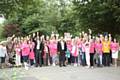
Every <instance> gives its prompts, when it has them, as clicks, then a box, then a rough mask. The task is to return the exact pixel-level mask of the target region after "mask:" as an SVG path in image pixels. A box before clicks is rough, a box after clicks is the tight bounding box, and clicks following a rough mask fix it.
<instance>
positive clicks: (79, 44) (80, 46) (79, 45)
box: [77, 39, 82, 48]
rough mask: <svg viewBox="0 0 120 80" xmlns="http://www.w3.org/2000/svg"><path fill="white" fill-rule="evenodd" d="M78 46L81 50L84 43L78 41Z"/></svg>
mask: <svg viewBox="0 0 120 80" xmlns="http://www.w3.org/2000/svg"><path fill="white" fill-rule="evenodd" d="M77 45H78V47H79V48H82V41H81V40H80V39H79V40H78V41H77Z"/></svg>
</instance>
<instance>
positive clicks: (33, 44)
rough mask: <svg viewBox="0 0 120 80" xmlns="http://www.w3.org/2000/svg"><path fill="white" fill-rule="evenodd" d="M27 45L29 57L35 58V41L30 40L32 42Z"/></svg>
mask: <svg viewBox="0 0 120 80" xmlns="http://www.w3.org/2000/svg"><path fill="white" fill-rule="evenodd" d="M29 47H30V53H29V59H35V53H34V47H35V43H34V42H32V44H29Z"/></svg>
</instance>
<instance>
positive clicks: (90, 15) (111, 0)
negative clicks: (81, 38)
mask: <svg viewBox="0 0 120 80" xmlns="http://www.w3.org/2000/svg"><path fill="white" fill-rule="evenodd" d="M73 4H74V6H75V7H74V11H75V13H74V16H75V17H76V20H78V21H79V23H81V24H80V25H82V27H84V29H88V28H92V29H93V30H94V31H96V32H109V33H112V34H114V35H115V34H119V33H120V27H119V26H120V15H119V14H120V8H119V7H120V6H119V5H120V1H119V0H74V1H73Z"/></svg>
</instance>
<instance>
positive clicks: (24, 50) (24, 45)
mask: <svg viewBox="0 0 120 80" xmlns="http://www.w3.org/2000/svg"><path fill="white" fill-rule="evenodd" d="M21 50H22V57H23V62H24V66H25V69H26V70H28V63H27V62H28V57H29V53H30V47H29V45H28V43H27V38H25V39H24V40H23V42H22V45H21Z"/></svg>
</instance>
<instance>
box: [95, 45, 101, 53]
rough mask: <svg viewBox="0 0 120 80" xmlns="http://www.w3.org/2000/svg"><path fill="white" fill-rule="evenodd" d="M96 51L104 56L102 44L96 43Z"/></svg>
mask: <svg viewBox="0 0 120 80" xmlns="http://www.w3.org/2000/svg"><path fill="white" fill-rule="evenodd" d="M95 50H96V52H97V53H99V54H102V43H95Z"/></svg>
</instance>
